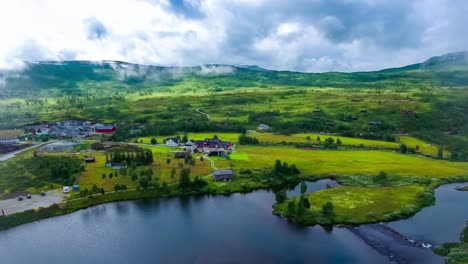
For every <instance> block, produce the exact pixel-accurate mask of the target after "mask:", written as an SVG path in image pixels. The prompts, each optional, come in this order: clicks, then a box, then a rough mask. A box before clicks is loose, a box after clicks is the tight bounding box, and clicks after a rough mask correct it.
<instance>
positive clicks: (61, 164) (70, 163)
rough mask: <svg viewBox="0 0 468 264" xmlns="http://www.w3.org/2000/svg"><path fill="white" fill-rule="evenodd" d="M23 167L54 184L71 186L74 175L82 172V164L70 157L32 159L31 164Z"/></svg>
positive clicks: (74, 178)
mask: <svg viewBox="0 0 468 264" xmlns="http://www.w3.org/2000/svg"><path fill="white" fill-rule="evenodd" d="M25 166H26V167H27V168H28V169H31V170H32V171H36V172H37V173H38V175H39V176H45V178H49V179H50V180H51V181H53V182H55V183H60V184H63V185H73V183H74V182H75V180H76V177H75V176H74V174H76V173H79V172H81V171H83V170H84V166H83V164H82V162H81V161H80V160H78V159H74V158H70V157H40V156H36V157H34V159H32V163H31V164H29V163H26V164H25Z"/></svg>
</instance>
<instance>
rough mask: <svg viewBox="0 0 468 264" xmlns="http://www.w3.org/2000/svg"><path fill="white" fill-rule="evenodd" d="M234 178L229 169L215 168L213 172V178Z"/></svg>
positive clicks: (216, 180)
mask: <svg viewBox="0 0 468 264" xmlns="http://www.w3.org/2000/svg"><path fill="white" fill-rule="evenodd" d="M233 178H234V172H233V171H232V170H231V169H226V170H215V171H214V172H213V180H214V181H215V182H218V181H230V180H232V179H233Z"/></svg>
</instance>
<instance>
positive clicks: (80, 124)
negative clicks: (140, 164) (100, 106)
mask: <svg viewBox="0 0 468 264" xmlns="http://www.w3.org/2000/svg"><path fill="white" fill-rule="evenodd" d="M25 130H26V131H29V132H31V133H32V134H33V135H34V136H35V137H38V138H40V137H57V138H86V137H89V136H91V135H93V134H110V133H114V132H116V131H117V127H116V126H115V125H113V124H111V125H108V124H101V123H93V122H91V121H82V120H67V121H61V122H45V123H40V124H33V125H29V126H26V127H25Z"/></svg>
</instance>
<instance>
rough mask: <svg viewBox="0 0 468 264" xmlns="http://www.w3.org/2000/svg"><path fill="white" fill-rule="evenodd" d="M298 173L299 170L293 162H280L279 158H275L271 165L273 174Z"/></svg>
mask: <svg viewBox="0 0 468 264" xmlns="http://www.w3.org/2000/svg"><path fill="white" fill-rule="evenodd" d="M299 173H301V171H300V170H299V169H298V168H297V167H296V165H295V164H291V165H288V163H286V162H281V160H276V161H275V165H274V166H273V174H274V175H297V174H299Z"/></svg>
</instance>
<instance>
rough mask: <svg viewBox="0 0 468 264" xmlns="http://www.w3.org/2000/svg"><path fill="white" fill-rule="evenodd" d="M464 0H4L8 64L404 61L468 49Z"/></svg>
mask: <svg viewBox="0 0 468 264" xmlns="http://www.w3.org/2000/svg"><path fill="white" fill-rule="evenodd" d="M467 14H468V1H466V0H451V1H446V0H414V1H408V0H65V1H64V0H2V1H1V2H0V34H1V38H0V69H3V70H5V69H12V68H17V67H20V66H21V63H22V61H37V60H122V61H128V62H133V63H143V64H157V65H172V66H192V65H200V64H209V63H219V64H249V65H259V66H261V67H265V68H268V69H281V70H296V71H306V72H323V71H361V70H376V69H382V68H386V67H392V66H401V65H406V64H410V63H415V62H420V61H423V60H425V59H427V58H429V57H431V56H434V55H441V54H444V53H448V52H453V51H461V50H468V34H467V32H468V31H467V27H468V15H467Z"/></svg>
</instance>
